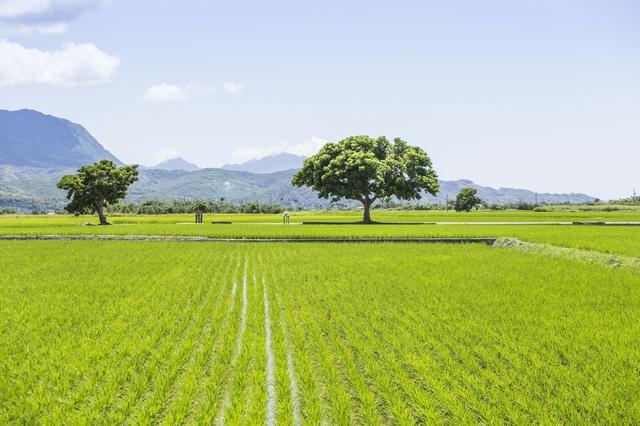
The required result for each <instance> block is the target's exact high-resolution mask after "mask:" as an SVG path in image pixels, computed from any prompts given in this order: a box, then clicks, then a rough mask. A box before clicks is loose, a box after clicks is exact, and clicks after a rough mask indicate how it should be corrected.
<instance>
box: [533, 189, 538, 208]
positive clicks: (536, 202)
mask: <svg viewBox="0 0 640 426" xmlns="http://www.w3.org/2000/svg"><path fill="white" fill-rule="evenodd" d="M533 204H534V205H536V206H537V205H538V193H537V192H536V196H535V202H534V203H533Z"/></svg>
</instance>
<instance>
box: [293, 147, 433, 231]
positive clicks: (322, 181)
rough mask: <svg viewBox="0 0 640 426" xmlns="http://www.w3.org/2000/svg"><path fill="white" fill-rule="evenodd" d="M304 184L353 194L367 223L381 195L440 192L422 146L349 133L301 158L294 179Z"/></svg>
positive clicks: (331, 193) (323, 194) (331, 194)
mask: <svg viewBox="0 0 640 426" xmlns="http://www.w3.org/2000/svg"><path fill="white" fill-rule="evenodd" d="M292 183H293V185H295V186H308V187H310V188H311V189H313V190H315V191H318V193H319V194H318V197H320V198H331V201H333V202H337V201H339V200H341V199H349V200H357V201H359V202H361V203H362V205H363V206H364V213H363V222H364V223H371V213H370V209H371V205H372V204H373V203H374V202H375V201H376V200H378V199H379V198H388V197H396V198H398V199H401V200H410V199H419V198H420V195H421V192H422V191H423V190H424V191H427V192H428V193H430V194H432V195H435V194H437V193H438V190H439V186H438V176H437V175H436V172H435V171H434V170H433V166H432V164H431V159H430V158H429V156H428V155H427V153H426V152H424V150H422V148H419V147H415V146H410V145H408V144H407V143H406V142H405V141H403V140H402V139H400V138H396V139H394V141H393V143H390V142H389V141H388V140H387V138H385V137H379V138H377V139H374V138H372V137H370V136H351V137H348V138H346V139H343V140H342V141H340V142H338V143H327V144H325V145H324V146H323V147H322V149H320V151H319V152H318V153H316V154H315V155H313V156H311V157H309V158H307V159H306V160H305V161H304V165H303V166H302V168H301V169H300V170H299V171H298V173H296V175H295V176H294V177H293V181H292Z"/></svg>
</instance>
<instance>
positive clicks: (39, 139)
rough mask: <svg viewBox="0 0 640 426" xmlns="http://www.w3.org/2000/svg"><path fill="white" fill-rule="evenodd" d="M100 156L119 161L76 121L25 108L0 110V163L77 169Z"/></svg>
mask: <svg viewBox="0 0 640 426" xmlns="http://www.w3.org/2000/svg"><path fill="white" fill-rule="evenodd" d="M102 159H108V160H112V161H114V162H116V163H117V164H122V162H121V161H120V160H118V159H117V158H116V157H115V156H114V155H113V154H111V153H110V152H109V151H107V150H106V149H104V148H103V147H102V145H100V144H99V143H98V141H97V140H96V139H95V138H94V137H93V136H91V135H90V134H89V132H87V130H86V129H85V128H84V127H82V126H81V125H79V124H76V123H72V122H71V121H69V120H65V119H62V118H57V117H54V116H51V115H45V114H42V113H40V112H38V111H33V110H28V109H23V110H19V111H5V110H0V164H5V165H12V166H21V167H44V168H56V167H71V168H77V167H80V166H81V165H83V164H87V163H93V162H95V161H98V160H102Z"/></svg>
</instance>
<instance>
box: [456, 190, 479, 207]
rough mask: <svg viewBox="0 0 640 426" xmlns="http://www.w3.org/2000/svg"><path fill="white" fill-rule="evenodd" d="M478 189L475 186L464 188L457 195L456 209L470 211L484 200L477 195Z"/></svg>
mask: <svg viewBox="0 0 640 426" xmlns="http://www.w3.org/2000/svg"><path fill="white" fill-rule="evenodd" d="M477 193H478V191H477V190H476V189H475V188H462V189H460V192H458V195H457V196H456V204H455V209H456V211H457V212H470V211H471V209H473V208H474V207H475V206H477V205H478V204H480V203H482V200H481V199H480V198H479V197H478V196H477V195H476V194H477Z"/></svg>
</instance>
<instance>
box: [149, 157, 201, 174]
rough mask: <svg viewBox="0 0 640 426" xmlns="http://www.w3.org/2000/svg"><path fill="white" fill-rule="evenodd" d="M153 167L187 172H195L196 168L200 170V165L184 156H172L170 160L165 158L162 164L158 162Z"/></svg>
mask: <svg viewBox="0 0 640 426" xmlns="http://www.w3.org/2000/svg"><path fill="white" fill-rule="evenodd" d="M150 168H151V169H162V170H184V171H187V172H193V171H196V170H200V167H199V166H198V165H196V164H193V163H190V162H188V161H187V160H185V159H184V158H182V157H176V158H170V159H168V160H164V161H163V162H161V163H160V164H156V165H155V166H153V167H150Z"/></svg>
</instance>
